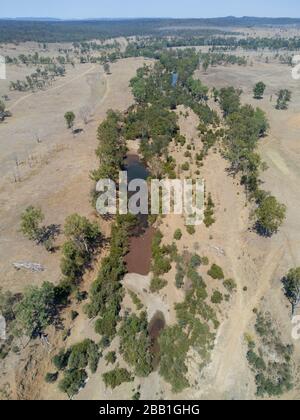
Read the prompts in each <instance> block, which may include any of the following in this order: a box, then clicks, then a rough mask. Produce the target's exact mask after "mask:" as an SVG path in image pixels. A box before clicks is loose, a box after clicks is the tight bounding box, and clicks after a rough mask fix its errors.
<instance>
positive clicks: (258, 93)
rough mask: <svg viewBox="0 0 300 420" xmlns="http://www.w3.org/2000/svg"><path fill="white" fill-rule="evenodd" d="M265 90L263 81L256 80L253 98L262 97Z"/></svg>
mask: <svg viewBox="0 0 300 420" xmlns="http://www.w3.org/2000/svg"><path fill="white" fill-rule="evenodd" d="M265 90H266V85H265V84H264V82H258V83H256V85H255V86H254V89H253V94H254V98H255V99H262V98H263V96H264V93H265Z"/></svg>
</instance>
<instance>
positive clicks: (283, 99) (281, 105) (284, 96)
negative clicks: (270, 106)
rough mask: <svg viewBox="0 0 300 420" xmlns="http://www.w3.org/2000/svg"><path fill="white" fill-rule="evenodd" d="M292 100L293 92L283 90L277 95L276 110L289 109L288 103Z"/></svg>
mask: <svg viewBox="0 0 300 420" xmlns="http://www.w3.org/2000/svg"><path fill="white" fill-rule="evenodd" d="M291 99H292V92H291V91H289V90H288V89H281V90H280V91H279V92H278V93H277V103H276V109H279V110H285V109H287V108H288V103H289V102H290V101H291Z"/></svg>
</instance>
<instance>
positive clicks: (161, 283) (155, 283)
mask: <svg viewBox="0 0 300 420" xmlns="http://www.w3.org/2000/svg"><path fill="white" fill-rule="evenodd" d="M167 284H168V282H167V281H166V280H164V279H161V278H159V277H153V278H152V280H151V284H150V291H151V293H156V292H159V291H160V290H161V289H163V288H164V287H166V286H167Z"/></svg>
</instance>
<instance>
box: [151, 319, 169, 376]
mask: <svg viewBox="0 0 300 420" xmlns="http://www.w3.org/2000/svg"><path fill="white" fill-rule="evenodd" d="M165 326H166V320H165V317H164V314H163V313H162V312H156V314H155V315H154V317H153V318H152V320H151V321H150V323H149V335H150V337H151V353H152V356H153V369H154V370H156V369H157V368H158V366H159V363H160V347H159V337H160V335H161V333H162V331H163V330H164V329H165Z"/></svg>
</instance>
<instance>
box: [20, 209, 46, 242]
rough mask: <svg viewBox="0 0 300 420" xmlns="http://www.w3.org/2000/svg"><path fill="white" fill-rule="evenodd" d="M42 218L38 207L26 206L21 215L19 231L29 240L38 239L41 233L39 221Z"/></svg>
mask: <svg viewBox="0 0 300 420" xmlns="http://www.w3.org/2000/svg"><path fill="white" fill-rule="evenodd" d="M43 220H44V215H43V213H42V210H41V209H40V208H36V207H33V206H30V207H27V209H26V210H25V212H23V213H22V215H21V232H22V233H23V234H24V235H25V236H26V237H28V238H29V239H30V240H33V241H38V240H39V238H40V236H41V234H42V229H41V227H40V223H41V222H42V221H43Z"/></svg>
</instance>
